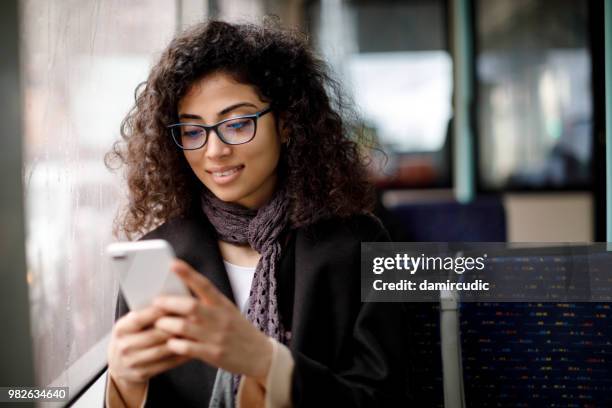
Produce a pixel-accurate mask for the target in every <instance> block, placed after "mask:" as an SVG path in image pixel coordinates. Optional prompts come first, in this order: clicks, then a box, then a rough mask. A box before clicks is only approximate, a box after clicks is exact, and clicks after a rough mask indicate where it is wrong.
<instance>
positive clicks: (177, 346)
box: [153, 259, 272, 385]
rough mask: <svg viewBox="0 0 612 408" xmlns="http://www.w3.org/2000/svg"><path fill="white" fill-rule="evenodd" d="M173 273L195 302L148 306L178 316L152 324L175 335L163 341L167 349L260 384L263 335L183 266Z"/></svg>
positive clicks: (267, 358)
mask: <svg viewBox="0 0 612 408" xmlns="http://www.w3.org/2000/svg"><path fill="white" fill-rule="evenodd" d="M172 269H173V271H174V272H175V273H176V274H177V275H178V276H179V277H180V278H181V279H182V280H183V281H184V282H185V284H187V286H188V287H189V288H191V290H192V291H193V292H194V293H195V294H196V296H197V298H188V297H184V296H159V297H157V298H156V299H155V301H154V302H153V304H154V305H155V306H156V307H159V308H160V309H163V310H164V311H165V312H166V313H167V314H174V315H177V316H164V317H161V318H159V319H157V321H156V322H155V327H156V328H158V329H161V330H164V331H166V332H167V333H171V334H172V335H174V336H175V337H173V338H171V339H169V340H168V341H167V345H168V348H169V349H170V350H172V351H173V352H174V353H176V354H178V355H183V356H188V357H191V358H199V359H201V360H203V361H204V362H206V363H208V364H211V365H213V366H216V367H220V368H222V369H224V370H226V371H230V372H232V373H236V374H244V375H246V376H249V377H252V378H254V379H255V380H257V381H258V382H259V383H261V384H262V385H264V384H265V380H266V377H267V375H268V371H269V369H270V364H271V361H272V344H271V343H270V341H269V339H268V337H267V336H266V335H265V334H263V333H262V332H261V331H260V330H259V329H258V328H257V327H255V326H254V325H253V324H252V323H251V322H249V321H248V320H247V319H246V318H245V317H244V316H243V315H242V314H241V313H240V311H239V310H238V309H237V308H236V306H235V305H234V304H233V303H232V302H231V301H230V300H229V299H228V298H227V297H225V296H224V295H223V294H222V293H221V292H219V290H217V288H215V286H214V285H213V284H212V283H211V282H210V281H209V280H208V279H206V278H205V277H204V276H202V275H201V274H199V273H198V272H196V271H195V270H193V268H191V267H190V266H189V265H188V264H187V263H185V262H183V261H181V260H179V259H177V260H176V261H175V262H174V263H173V265H172Z"/></svg>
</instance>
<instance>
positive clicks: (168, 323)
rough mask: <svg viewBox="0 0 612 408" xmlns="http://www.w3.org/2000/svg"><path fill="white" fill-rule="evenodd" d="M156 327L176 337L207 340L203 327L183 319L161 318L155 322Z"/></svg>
mask: <svg viewBox="0 0 612 408" xmlns="http://www.w3.org/2000/svg"><path fill="white" fill-rule="evenodd" d="M155 327H156V328H157V329H160V330H163V331H166V332H168V333H171V334H173V335H175V336H181V337H187V338H190V339H193V340H199V341H202V340H205V335H204V332H203V330H202V326H201V325H200V324H196V323H195V322H192V321H189V320H188V319H185V318H182V317H161V318H159V319H158V320H157V321H156V322H155Z"/></svg>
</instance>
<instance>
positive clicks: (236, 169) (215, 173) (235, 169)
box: [209, 164, 244, 177]
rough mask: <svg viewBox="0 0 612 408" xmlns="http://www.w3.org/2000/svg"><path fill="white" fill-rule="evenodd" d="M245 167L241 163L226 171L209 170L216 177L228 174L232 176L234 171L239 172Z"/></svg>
mask: <svg viewBox="0 0 612 408" xmlns="http://www.w3.org/2000/svg"><path fill="white" fill-rule="evenodd" d="M243 168H244V165H242V164H241V165H239V166H236V167H234V168H231V169H229V170H225V171H209V173H210V174H212V175H213V176H215V177H227V176H231V175H232V174H234V173H238V172H239V171H240V170H242V169H243Z"/></svg>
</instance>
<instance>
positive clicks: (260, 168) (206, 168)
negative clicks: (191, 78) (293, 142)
mask: <svg viewBox="0 0 612 408" xmlns="http://www.w3.org/2000/svg"><path fill="white" fill-rule="evenodd" d="M268 106H269V104H268V103H266V102H264V101H262V100H261V99H259V96H258V95H257V93H256V92H255V88H254V87H253V86H251V85H245V84H240V83H238V82H236V81H235V80H234V79H232V77H231V76H229V75H228V74H225V73H213V74H210V75H207V76H205V77H204V78H202V79H200V80H199V81H197V82H195V83H194V84H193V85H192V87H191V88H190V90H189V91H188V93H187V94H186V95H185V96H184V97H183V98H182V99H181V100H180V102H179V105H178V114H179V120H180V122H189V123H201V124H204V125H212V124H215V123H217V122H219V121H221V120H223V119H227V118H232V117H236V116H241V115H249V114H253V113H256V112H260V111H262V110H264V109H266V108H268ZM282 142H284V138H283V139H282V140H281V136H280V135H279V134H278V132H277V126H276V123H275V118H274V114H272V113H268V114H265V115H263V116H261V117H260V118H259V119H258V120H257V131H256V134H255V137H254V138H253V139H252V140H251V141H250V142H248V143H245V144H241V145H227V144H225V143H223V142H222V141H221V139H219V136H218V135H217V133H216V132H214V131H210V132H209V133H208V141H207V142H206V144H205V145H204V147H202V148H201V149H198V150H184V151H183V152H184V154H185V158H186V159H187V162H188V163H189V166H191V169H192V170H193V172H194V173H195V175H196V176H197V177H198V178H199V179H200V181H201V182H202V183H204V185H205V186H206V187H207V188H208V189H209V190H210V191H211V192H212V193H213V194H214V195H215V196H217V197H218V198H219V199H220V200H222V201H225V202H233V203H237V204H241V205H243V206H245V207H248V208H259V207H260V206H262V205H263V204H265V203H266V201H268V200H269V199H270V198H271V197H272V194H273V193H274V189H275V187H276V178H277V176H276V167H277V164H278V160H279V157H280V148H281V143H282Z"/></svg>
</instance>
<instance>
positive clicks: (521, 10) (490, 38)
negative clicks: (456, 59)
mask: <svg viewBox="0 0 612 408" xmlns="http://www.w3.org/2000/svg"><path fill="white" fill-rule="evenodd" d="M587 3H588V2H586V1H575V0H521V1H515V0H497V1H487V0H480V1H476V3H475V5H476V24H475V26H476V48H477V55H476V76H477V89H478V102H477V103H478V110H477V121H478V133H479V139H478V142H479V165H480V182H481V185H482V186H483V187H484V188H485V189H504V188H518V189H522V188H527V189H529V188H533V189H536V188H538V189H541V188H581V187H588V185H589V183H590V180H591V172H590V167H591V155H592V152H591V150H592V128H593V124H592V93H591V58H590V53H589V48H588V47H589V45H588V33H589V28H588V22H587V17H588V15H587Z"/></svg>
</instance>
